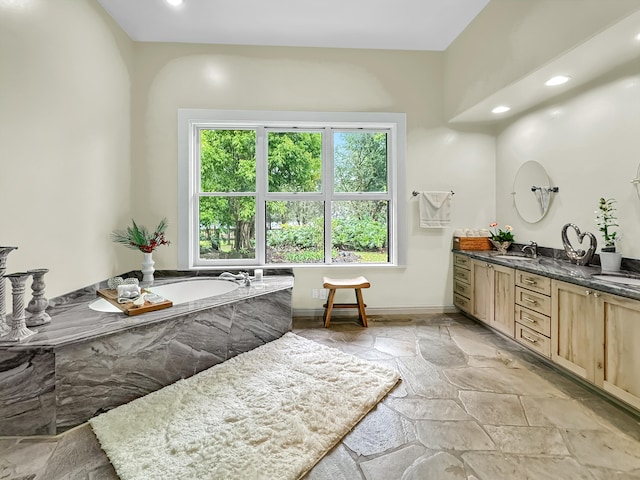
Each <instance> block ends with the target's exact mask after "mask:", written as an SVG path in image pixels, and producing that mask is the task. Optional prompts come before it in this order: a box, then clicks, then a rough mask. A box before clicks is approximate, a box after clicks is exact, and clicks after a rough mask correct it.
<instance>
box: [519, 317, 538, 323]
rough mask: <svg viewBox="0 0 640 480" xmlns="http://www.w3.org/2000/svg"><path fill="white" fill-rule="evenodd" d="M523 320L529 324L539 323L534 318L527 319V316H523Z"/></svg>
mask: <svg viewBox="0 0 640 480" xmlns="http://www.w3.org/2000/svg"><path fill="white" fill-rule="evenodd" d="M522 319H523V320H526V321H527V322H529V323H538V321H537V320H534V319H533V318H529V317H527V316H523V317H522Z"/></svg>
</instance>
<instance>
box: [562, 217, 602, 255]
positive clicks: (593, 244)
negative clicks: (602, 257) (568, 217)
mask: <svg viewBox="0 0 640 480" xmlns="http://www.w3.org/2000/svg"><path fill="white" fill-rule="evenodd" d="M569 227H572V228H573V229H574V230H575V231H576V234H577V235H578V241H579V242H581V243H582V239H583V238H584V237H589V241H590V244H589V248H588V249H587V251H584V250H582V249H578V250H575V249H574V248H573V247H572V246H571V242H569V238H568V237H567V228H569ZM562 244H563V246H564V251H565V253H566V254H567V257H568V258H569V260H570V261H571V263H575V264H576V265H589V262H590V261H591V257H593V253H594V252H595V251H596V247H597V246H598V240H597V239H596V237H595V235H594V234H593V233H589V232H584V233H582V232H581V231H580V229H579V228H578V227H577V226H576V225H575V224H573V223H567V224H566V225H565V226H564V227H562Z"/></svg>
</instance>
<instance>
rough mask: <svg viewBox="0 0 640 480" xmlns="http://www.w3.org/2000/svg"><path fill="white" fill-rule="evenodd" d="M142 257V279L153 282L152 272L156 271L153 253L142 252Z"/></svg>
mask: <svg viewBox="0 0 640 480" xmlns="http://www.w3.org/2000/svg"><path fill="white" fill-rule="evenodd" d="M143 255H144V259H143V261H142V281H143V282H145V283H153V272H155V271H156V269H155V268H153V266H154V265H155V263H156V262H154V261H153V254H152V253H151V252H149V253H143Z"/></svg>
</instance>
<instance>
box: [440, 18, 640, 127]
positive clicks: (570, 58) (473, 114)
mask: <svg viewBox="0 0 640 480" xmlns="http://www.w3.org/2000/svg"><path fill="white" fill-rule="evenodd" d="M629 62H631V63H632V64H633V65H635V68H636V69H637V71H639V72H640V10H638V11H636V12H635V13H633V14H631V15H628V16H627V17H626V18H624V19H622V20H620V21H619V22H617V23H615V24H613V25H611V26H609V27H608V28H606V29H604V30H602V31H601V32H598V33H595V34H594V35H593V36H592V37H590V38H588V39H587V40H585V41H584V42H582V43H581V44H579V45H576V46H575V47H573V48H571V49H570V50H568V51H566V52H564V53H563V54H562V55H559V56H558V57H556V58H554V59H552V60H550V61H549V62H547V63H546V64H544V65H541V66H540V67H539V68H538V69H536V70H534V71H532V72H529V73H528V74H527V75H525V76H524V77H522V78H520V79H518V80H516V81H514V82H513V83H511V84H509V85H506V86H505V87H503V88H502V89H500V90H498V91H497V92H495V93H493V94H492V95H490V96H488V97H486V98H485V99H483V100H482V101H480V102H479V103H477V104H476V105H474V106H472V107H471V108H469V109H467V110H465V111H464V112H461V113H459V114H458V115H456V116H455V117H454V118H452V119H450V121H452V122H469V123H475V122H495V121H500V120H503V119H505V118H509V117H512V116H514V115H517V114H519V113H522V112H524V111H526V110H527V109H529V108H532V107H535V106H537V105H539V104H540V103H542V102H544V101H547V100H550V99H552V98H554V97H556V96H558V95H562V94H564V93H567V92H569V91H571V90H574V89H576V88H578V87H580V86H583V85H585V84H587V83H589V82H591V81H593V80H595V79H597V78H599V77H602V76H603V75H605V74H606V73H608V72H611V71H612V70H614V69H615V68H617V67H620V66H623V65H626V64H627V63H629ZM556 75H567V76H569V77H571V80H570V81H569V82H568V83H566V84H564V85H560V86H555V87H548V86H545V84H544V82H545V81H546V80H548V79H550V78H551V77H553V76H556ZM498 105H508V106H509V107H510V108H511V110H509V111H508V112H507V113H503V114H499V115H495V114H492V113H491V110H492V109H493V108H494V107H496V106H498Z"/></svg>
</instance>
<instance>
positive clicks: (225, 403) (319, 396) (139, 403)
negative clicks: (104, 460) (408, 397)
mask: <svg viewBox="0 0 640 480" xmlns="http://www.w3.org/2000/svg"><path fill="white" fill-rule="evenodd" d="M398 380H399V375H398V374H397V372H395V371H393V370H391V369H388V368H385V367H383V366H380V365H376V364H374V363H371V362H367V361H364V360H360V359H358V358H356V357H353V356H351V355H347V354H345V353H343V352H340V351H339V350H336V349H333V348H329V347H325V346H323V345H320V344H318V343H316V342H313V341H310V340H307V339H304V338H302V337H299V336H297V335H294V334H293V333H287V334H285V335H284V336H283V337H282V338H280V339H278V340H275V341H273V342H271V343H268V344H266V345H263V346H261V347H258V348H256V349H255V350H252V351H250V352H247V353H243V354H241V355H238V356H237V357H234V358H232V359H230V360H227V361H226V362H224V363H221V364H219V365H216V366H214V367H212V368H210V369H208V370H205V371H204V372H201V373H199V374H197V375H195V376H193V377H190V378H187V379H185V380H181V381H178V382H176V383H174V384H173V385H169V386H167V387H165V388H163V389H162V390H158V391H157V392H153V393H151V394H149V395H146V396H145V397H142V398H139V399H137V400H134V401H133V402H130V403H128V404H126V405H122V406H120V407H117V408H114V409H113V410H111V411H109V412H106V413H104V414H102V415H100V416H98V417H95V418H93V419H91V420H90V421H89V423H90V424H91V426H92V427H93V430H94V431H95V433H96V436H97V437H98V439H99V440H100V443H101V445H102V448H103V449H104V451H105V452H106V453H107V455H108V457H109V459H110V460H111V463H112V464H113V466H114V467H115V469H116V472H117V473H118V475H119V476H120V478H121V479H122V480H134V479H136V480H155V479H158V480H159V479H162V480H172V479H187V480H206V479H212V480H213V479H215V480H233V479H238V480H258V479H265V480H267V479H268V480H287V479H298V478H301V477H302V476H304V474H305V473H306V472H307V471H309V470H310V469H311V468H312V467H313V466H314V465H315V464H316V463H317V462H318V461H319V460H320V459H321V458H322V457H323V456H324V455H325V454H326V453H327V452H328V451H329V450H331V448H333V447H334V446H335V445H336V444H337V443H338V442H339V441H340V439H341V438H342V437H343V436H344V435H346V434H347V433H348V432H349V431H350V430H351V429H352V428H353V427H354V426H355V425H356V424H357V423H358V422H359V421H360V420H361V419H362V417H364V416H365V415H366V414H367V412H369V411H370V410H371V409H372V408H373V407H374V406H375V405H376V404H377V403H378V402H379V401H380V400H382V398H383V397H384V396H385V395H386V394H387V393H388V392H389V391H390V390H391V389H392V388H393V386H394V385H395V384H396V382H397V381H398Z"/></svg>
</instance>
